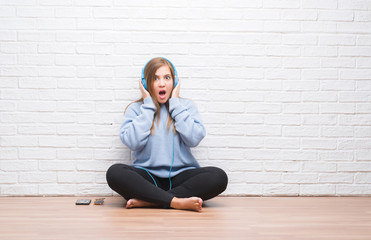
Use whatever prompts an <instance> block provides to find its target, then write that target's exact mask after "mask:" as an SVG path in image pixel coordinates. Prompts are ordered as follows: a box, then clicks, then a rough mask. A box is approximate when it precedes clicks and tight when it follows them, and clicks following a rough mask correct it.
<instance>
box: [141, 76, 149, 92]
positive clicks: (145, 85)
mask: <svg viewBox="0 0 371 240" xmlns="http://www.w3.org/2000/svg"><path fill="white" fill-rule="evenodd" d="M142 84H143V87H144V89H146V90H147V91H148V89H147V83H146V79H145V78H144V77H142Z"/></svg>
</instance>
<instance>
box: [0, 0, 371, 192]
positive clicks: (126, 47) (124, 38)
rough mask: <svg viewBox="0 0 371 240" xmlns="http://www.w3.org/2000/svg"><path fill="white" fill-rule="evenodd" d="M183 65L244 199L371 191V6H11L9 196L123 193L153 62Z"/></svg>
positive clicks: (44, 2)
mask: <svg viewBox="0 0 371 240" xmlns="http://www.w3.org/2000/svg"><path fill="white" fill-rule="evenodd" d="M153 56H165V57H168V58H169V59H171V60H172V61H173V63H174V64H175V65H176V66H177V69H178V72H179V75H180V78H181V79H182V90H181V94H182V96H183V97H186V98H192V99H193V100H194V101H195V102H196V104H197V105H198V108H199V110H200V112H201V114H202V116H203V119H204V122H205V124H206V128H207V130H208V135H207V137H206V138H205V139H204V141H203V142H202V143H201V144H200V146H199V147H197V148H195V149H193V152H194V154H195V156H196V157H197V158H198V159H199V162H200V164H201V165H203V166H206V165H214V166H219V167H221V168H223V169H225V170H226V171H227V173H228V175H229V180H230V182H229V186H228V189H227V191H226V192H225V193H224V194H237V195H264V196H276V195H290V196H298V195H299V196H305V195H336V196H339V195H340V196H346V195H371V150H370V149H371V1H370V0H357V1H350V0H326V1H319V0H302V1H295V0H279V1H277V0H253V1H242V0H233V1H224V0H217V1H215V0H213V1H211V0H203V1H200V0H197V1H196V0H188V1H170V0H163V1H160V2H157V1H148V0H143V1H123V0H65V1H57V0H38V1H37V0H27V1H26V0H17V1H14V0H0V123H1V124H0V136H1V138H0V151H1V152H0V195H1V196H23V195H111V194H113V193H112V191H111V190H110V189H109V188H108V186H107V184H106V181H105V171H106V169H107V168H108V167H109V166H110V165H112V164H113V163H116V162H123V163H130V159H129V158H130V151H129V150H128V149H127V148H126V147H125V146H123V144H122V143H121V142H120V139H119V137H118V129H119V126H120V124H121V120H122V116H123V111H124V109H125V107H126V106H127V104H128V103H130V102H131V101H133V100H135V99H137V98H138V97H139V96H140V94H139V91H138V89H137V80H138V78H139V76H140V71H141V68H142V66H143V64H144V63H145V62H146V61H147V60H148V59H149V58H151V57H153Z"/></svg>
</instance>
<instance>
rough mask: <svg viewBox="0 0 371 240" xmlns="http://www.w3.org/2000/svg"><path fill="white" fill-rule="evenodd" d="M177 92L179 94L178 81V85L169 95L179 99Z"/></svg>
mask: <svg viewBox="0 0 371 240" xmlns="http://www.w3.org/2000/svg"><path fill="white" fill-rule="evenodd" d="M179 92H180V80H178V84H177V85H176V87H175V88H174V89H173V93H172V94H171V97H172V98H179Z"/></svg>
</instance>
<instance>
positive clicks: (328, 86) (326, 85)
mask: <svg viewBox="0 0 371 240" xmlns="http://www.w3.org/2000/svg"><path fill="white" fill-rule="evenodd" d="M355 86H356V82H355V81H351V80H328V81H326V80H323V81H321V90H325V91H342V90H343V91H353V90H354V89H355Z"/></svg>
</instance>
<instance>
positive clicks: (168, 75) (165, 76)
mask: <svg viewBox="0 0 371 240" xmlns="http://www.w3.org/2000/svg"><path fill="white" fill-rule="evenodd" d="M167 76H170V77H171V74H165V75H164V77H167ZM155 77H160V76H159V75H156V74H155Z"/></svg>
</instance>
